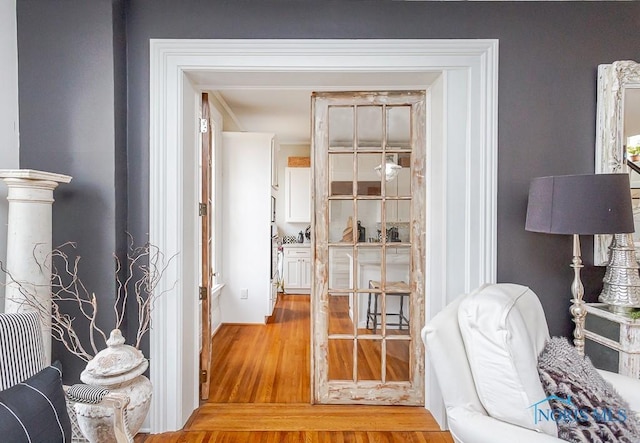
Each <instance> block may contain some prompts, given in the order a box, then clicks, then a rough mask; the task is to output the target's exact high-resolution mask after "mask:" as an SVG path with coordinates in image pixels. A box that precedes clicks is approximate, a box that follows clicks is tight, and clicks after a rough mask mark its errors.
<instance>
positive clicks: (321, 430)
mask: <svg viewBox="0 0 640 443" xmlns="http://www.w3.org/2000/svg"><path fill="white" fill-rule="evenodd" d="M272 320H273V321H272V322H270V323H269V324H267V325H230V324H225V325H223V326H222V327H221V328H220V330H219V331H218V333H217V334H216V335H215V336H214V338H213V362H212V368H211V370H212V376H211V390H210V397H209V401H208V402H207V403H205V404H203V405H202V406H201V407H200V408H199V409H197V410H196V411H195V412H194V413H193V415H192V417H191V418H190V419H189V421H188V423H187V424H186V425H185V427H184V429H183V430H182V431H179V432H173V433H166V434H158V435H151V436H149V435H138V436H136V439H135V441H136V443H196V442H197V443H200V442H202V443H204V442H211V443H213V442H216V443H218V442H260V443H272V442H273V443H281V442H292V443H293V442H296V443H297V442H305V443H315V442H338V443H340V442H354V443H356V442H357V443H368V442H371V443H374V442H375V443H383V442H390V443H395V442H397V443H401V442H406V443H412V442H416V443H417V442H422V443H453V439H452V438H451V435H450V434H449V433H448V432H441V431H440V430H439V427H438V425H437V423H436V422H435V420H434V419H433V417H432V416H431V414H430V413H429V412H428V411H426V410H425V409H424V408H422V407H404V406H335V405H331V406H329V405H311V404H310V369H309V367H310V365H309V358H310V357H309V342H310V335H309V334H310V326H309V296H308V295H307V296H302V295H280V298H279V300H278V303H277V305H276V310H275V313H274V316H273V319H272Z"/></svg>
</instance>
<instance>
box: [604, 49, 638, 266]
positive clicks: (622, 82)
mask: <svg viewBox="0 0 640 443" xmlns="http://www.w3.org/2000/svg"><path fill="white" fill-rule="evenodd" d="M626 88H640V63H637V62H635V61H631V60H620V61H615V62H613V63H611V64H606V65H599V66H598V95H597V117H596V173H597V174H604V173H620V172H625V171H628V168H627V166H626V165H625V153H624V149H625V142H624V91H625V89H626ZM610 243H611V235H595V236H594V241H593V264H594V265H596V266H606V264H607V262H608V260H609V251H608V248H609V244H610ZM639 249H640V245H638V244H636V258H637V259H638V258H640V250H639Z"/></svg>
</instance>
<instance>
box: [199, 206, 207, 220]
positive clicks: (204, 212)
mask: <svg viewBox="0 0 640 443" xmlns="http://www.w3.org/2000/svg"><path fill="white" fill-rule="evenodd" d="M198 215H199V216H200V217H204V216H205V215H207V204H206V203H199V204H198Z"/></svg>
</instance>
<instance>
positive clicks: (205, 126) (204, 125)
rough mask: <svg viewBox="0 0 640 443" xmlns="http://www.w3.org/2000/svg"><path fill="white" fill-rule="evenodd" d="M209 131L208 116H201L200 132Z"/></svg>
mask: <svg viewBox="0 0 640 443" xmlns="http://www.w3.org/2000/svg"><path fill="white" fill-rule="evenodd" d="M207 132H209V120H207V119H206V118H201V119H200V133H201V134H204V133H207Z"/></svg>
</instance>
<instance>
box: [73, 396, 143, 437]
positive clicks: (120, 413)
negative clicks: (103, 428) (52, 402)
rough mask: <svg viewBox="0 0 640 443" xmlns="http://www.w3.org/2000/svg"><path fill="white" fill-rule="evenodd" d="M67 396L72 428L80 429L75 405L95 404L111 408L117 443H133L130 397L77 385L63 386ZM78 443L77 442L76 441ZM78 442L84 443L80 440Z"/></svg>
mask: <svg viewBox="0 0 640 443" xmlns="http://www.w3.org/2000/svg"><path fill="white" fill-rule="evenodd" d="M63 388H64V391H65V394H66V396H67V409H68V410H69V417H70V418H71V423H72V427H73V428H74V430H76V429H78V430H79V428H78V424H77V417H76V413H75V410H74V409H73V404H74V403H84V404H94V405H99V406H103V407H106V408H111V409H113V411H114V415H113V421H114V423H113V430H114V434H115V437H116V442H117V443H133V436H132V435H131V434H130V433H129V427H128V425H127V405H128V404H129V397H128V396H127V395H125V394H122V393H119V392H110V391H109V390H108V389H104V388H100V387H97V386H90V385H83V384H77V385H73V386H63ZM74 441H76V440H74ZM77 441H82V440H81V439H78V440H77Z"/></svg>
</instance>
